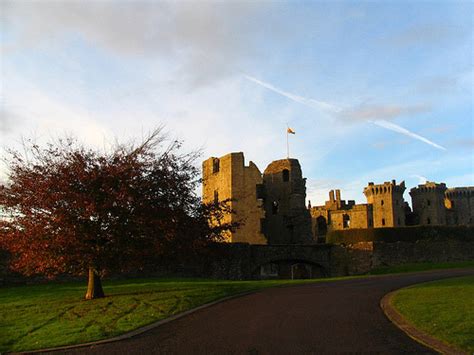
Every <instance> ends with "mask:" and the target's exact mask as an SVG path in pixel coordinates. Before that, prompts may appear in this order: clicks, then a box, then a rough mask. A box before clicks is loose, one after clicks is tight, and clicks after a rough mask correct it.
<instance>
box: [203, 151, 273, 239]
mask: <svg viewBox="0 0 474 355" xmlns="http://www.w3.org/2000/svg"><path fill="white" fill-rule="evenodd" d="M202 174H203V184H202V187H203V194H202V199H203V202H204V203H212V202H215V203H218V202H221V201H225V200H229V205H230V208H231V209H232V213H231V214H229V215H227V216H225V218H224V220H223V222H237V223H240V225H239V227H238V228H237V229H236V230H235V231H233V232H229V233H228V235H226V236H225V237H226V241H228V242H233V243H235V242H245V243H250V244H266V242H267V240H266V238H265V236H264V234H263V233H262V229H263V224H264V223H263V220H264V217H265V213H264V210H263V206H262V201H263V196H262V174H261V173H260V170H259V169H258V167H257V166H256V165H255V164H254V163H253V162H249V165H248V166H245V160H244V154H243V153H241V152H239V153H230V154H227V155H224V156H223V157H220V158H215V157H212V158H209V159H207V160H205V161H204V162H203V163H202Z"/></svg>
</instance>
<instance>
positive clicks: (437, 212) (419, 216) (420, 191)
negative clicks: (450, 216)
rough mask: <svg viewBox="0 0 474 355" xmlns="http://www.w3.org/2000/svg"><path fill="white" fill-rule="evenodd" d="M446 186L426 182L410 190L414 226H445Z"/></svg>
mask: <svg viewBox="0 0 474 355" xmlns="http://www.w3.org/2000/svg"><path fill="white" fill-rule="evenodd" d="M445 192H446V184H443V183H441V184H436V183H434V182H429V181H428V182H426V184H422V185H418V187H414V188H412V189H411V190H410V196H411V201H412V205H413V211H415V221H416V224H422V225H428V224H436V225H444V224H446V208H445V206H444V204H445V202H444V200H445V196H444V195H445Z"/></svg>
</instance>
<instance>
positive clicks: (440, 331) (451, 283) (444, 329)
mask: <svg viewBox="0 0 474 355" xmlns="http://www.w3.org/2000/svg"><path fill="white" fill-rule="evenodd" d="M392 305H393V306H394V307H395V308H396V309H397V310H398V312H400V313H401V314H402V315H403V316H404V317H406V318H407V319H408V320H409V321H410V322H411V323H412V324H413V325H414V326H415V327H417V328H418V329H421V330H423V331H425V332H426V333H428V334H430V335H432V336H434V337H435V338H437V339H440V340H442V341H444V342H446V343H448V344H452V345H454V346H456V347H458V348H460V349H463V350H465V351H467V352H469V353H474V276H468V277H461V278H454V279H447V280H441V281H435V282H429V283H424V284H419V285H416V286H413V287H409V288H405V289H402V290H400V291H398V292H397V293H396V294H395V295H394V297H393V299H392Z"/></svg>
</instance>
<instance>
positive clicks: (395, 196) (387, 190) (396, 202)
mask: <svg viewBox="0 0 474 355" xmlns="http://www.w3.org/2000/svg"><path fill="white" fill-rule="evenodd" d="M404 191H405V182H404V181H402V182H401V183H400V185H397V184H396V181H395V180H392V181H391V182H384V183H383V184H378V185H374V183H373V182H369V185H368V186H367V187H365V188H364V195H365V196H366V197H367V203H368V204H371V205H372V206H373V207H372V208H373V226H374V227H375V228H381V227H401V226H405V209H404V201H403V192H404Z"/></svg>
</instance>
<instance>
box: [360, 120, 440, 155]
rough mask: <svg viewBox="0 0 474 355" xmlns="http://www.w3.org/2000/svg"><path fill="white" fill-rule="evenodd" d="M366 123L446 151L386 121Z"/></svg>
mask: <svg viewBox="0 0 474 355" xmlns="http://www.w3.org/2000/svg"><path fill="white" fill-rule="evenodd" d="M368 122H371V123H373V124H375V125H377V126H380V127H383V128H385V129H389V130H391V131H394V132H397V133H401V134H404V135H405V136H408V137H411V138H414V139H418V140H419V141H422V142H425V143H426V144H429V145H431V146H433V147H435V148H437V149H440V150H447V149H446V148H445V147H442V146H440V145H439V144H436V143H434V142H432V141H430V140H429V139H426V138H425V137H422V136H420V135H419V134H416V133H413V132H411V131H409V130H408V129H406V128H403V127H401V126H399V125H396V124H395V123H392V122H388V121H385V120H377V121H368Z"/></svg>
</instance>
